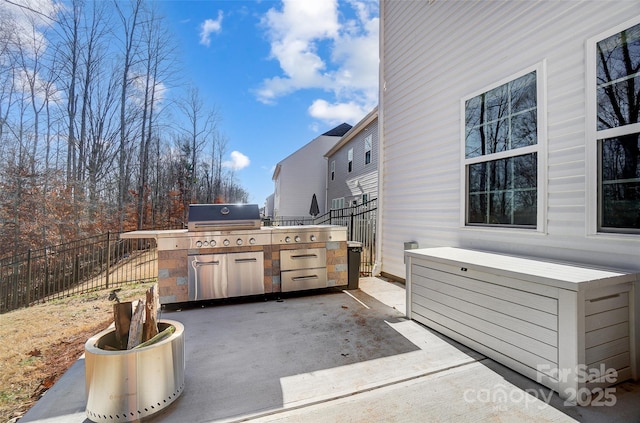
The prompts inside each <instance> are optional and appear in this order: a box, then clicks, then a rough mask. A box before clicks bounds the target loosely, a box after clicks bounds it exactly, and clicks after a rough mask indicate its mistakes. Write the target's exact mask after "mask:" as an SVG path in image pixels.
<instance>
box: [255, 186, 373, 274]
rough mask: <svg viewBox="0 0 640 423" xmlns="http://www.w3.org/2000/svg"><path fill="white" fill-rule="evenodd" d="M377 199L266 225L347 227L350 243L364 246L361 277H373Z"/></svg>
mask: <svg viewBox="0 0 640 423" xmlns="http://www.w3.org/2000/svg"><path fill="white" fill-rule="evenodd" d="M377 203H378V201H377V199H373V200H370V201H368V202H366V203H363V204H360V205H357V206H353V207H345V208H342V209H335V210H329V212H327V213H325V214H323V215H320V216H317V217H315V218H314V217H279V218H276V219H274V220H272V221H269V222H267V223H266V224H268V225H272V226H294V225H339V226H346V227H347V237H348V239H349V241H356V242H360V243H361V244H362V253H361V255H360V276H371V275H372V273H373V265H374V264H375V251H376V219H377V211H378V207H377Z"/></svg>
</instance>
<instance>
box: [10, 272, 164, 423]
mask: <svg viewBox="0 0 640 423" xmlns="http://www.w3.org/2000/svg"><path fill="white" fill-rule="evenodd" d="M152 284H153V283H152V282H149V283H144V284H136V285H126V286H122V290H121V291H120V292H118V297H119V298H120V299H121V300H122V301H130V300H135V299H144V296H145V291H146V290H147V289H148V288H149V286H150V285H152ZM110 292H111V289H105V290H100V291H92V292H88V293H83V294H77V295H74V296H70V297H66V298H61V299H56V300H52V301H49V302H47V303H44V304H38V305H35V306H33V307H29V308H24V309H20V310H15V311H12V312H9V313H5V314H2V315H0V334H1V336H2V342H0V423H5V422H7V421H9V420H11V419H13V418H16V417H20V416H22V415H23V414H24V413H25V412H26V411H27V410H28V409H29V408H30V407H31V406H32V405H33V404H34V403H35V402H36V401H37V400H38V399H39V398H40V397H41V396H42V395H43V394H44V393H45V392H46V391H47V389H49V388H50V387H51V386H52V385H53V384H54V383H55V381H56V380H58V378H59V377H60V376H62V374H63V373H64V372H65V371H66V370H67V369H68V368H69V367H70V366H71V365H72V364H73V363H74V362H75V361H76V360H77V359H78V358H79V357H80V356H81V355H82V354H83V353H84V343H85V342H86V341H87V339H89V338H90V337H91V336H92V335H94V334H96V333H97V332H99V331H101V330H103V329H106V328H107V327H108V326H109V325H110V324H111V323H112V322H113V303H112V302H110V301H109V300H108V296H109V293H110Z"/></svg>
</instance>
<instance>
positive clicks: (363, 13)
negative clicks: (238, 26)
mask: <svg viewBox="0 0 640 423" xmlns="http://www.w3.org/2000/svg"><path fill="white" fill-rule="evenodd" d="M345 8H351V10H346V9H345ZM345 12H351V13H345ZM346 15H349V16H351V17H350V19H345V18H344V17H345V16H346ZM262 24H263V25H264V26H265V28H266V32H267V35H268V37H269V40H270V43H271V58H272V59H275V60H277V61H278V62H279V64H280V68H281V70H282V73H281V75H276V76H273V77H271V78H267V79H265V80H264V81H263V82H262V84H261V86H260V87H259V89H257V90H256V94H257V98H258V100H259V101H261V102H263V103H265V104H272V103H275V102H276V100H277V99H278V98H279V97H282V96H285V95H289V94H291V93H293V92H295V91H298V90H304V89H321V90H324V91H326V92H327V93H328V94H327V96H331V97H332V98H330V99H319V100H316V101H315V102H314V103H313V104H312V105H311V106H310V107H309V113H310V114H311V115H312V116H314V117H316V118H318V119H322V120H325V121H327V122H336V121H340V122H343V121H351V122H352V123H353V122H354V119H355V120H359V119H360V118H361V117H362V116H364V115H365V114H366V113H368V112H369V111H371V109H372V108H373V107H374V106H375V105H376V104H377V101H378V100H377V99H378V25H379V20H378V3H377V2H374V1H358V0H342V3H340V4H339V3H338V0H305V1H300V0H283V2H282V8H281V10H276V9H275V8H272V9H270V10H269V12H268V13H267V14H266V15H265V17H264V18H263V20H262ZM358 109H359V110H360V111H361V112H359V113H357V114H356V113H354V110H358ZM354 116H355V118H354ZM330 117H331V118H330Z"/></svg>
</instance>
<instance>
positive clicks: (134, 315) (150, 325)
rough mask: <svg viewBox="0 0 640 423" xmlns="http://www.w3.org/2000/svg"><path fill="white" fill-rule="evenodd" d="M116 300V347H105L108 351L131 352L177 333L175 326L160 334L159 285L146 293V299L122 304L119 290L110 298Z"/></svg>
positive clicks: (114, 316) (114, 319)
mask: <svg viewBox="0 0 640 423" xmlns="http://www.w3.org/2000/svg"><path fill="white" fill-rule="evenodd" d="M109 298H110V299H112V300H115V301H116V303H115V304H114V305H113V321H114V323H115V345H105V346H104V349H108V350H131V349H136V348H142V347H146V346H148V345H151V344H154V343H156V342H158V341H161V340H162V339H164V338H166V337H167V336H169V335H171V333H173V332H174V331H175V328H174V327H173V326H169V327H167V328H166V329H165V330H163V331H162V332H158V310H159V308H160V307H159V305H160V300H159V297H158V286H157V284H154V285H152V286H151V287H150V288H149V289H148V290H147V292H146V299H139V300H138V301H135V302H132V301H127V302H120V300H119V299H118V296H117V290H115V291H113V292H112V293H111V295H110V296H109Z"/></svg>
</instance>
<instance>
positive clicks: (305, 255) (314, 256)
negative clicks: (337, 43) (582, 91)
mask: <svg viewBox="0 0 640 423" xmlns="http://www.w3.org/2000/svg"><path fill="white" fill-rule="evenodd" d="M316 257H318V255H317V254H300V255H296V256H291V258H292V259H293V260H298V259H309V258H316Z"/></svg>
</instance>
